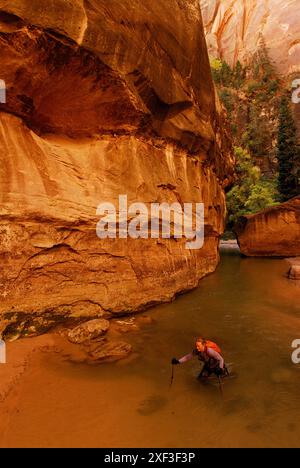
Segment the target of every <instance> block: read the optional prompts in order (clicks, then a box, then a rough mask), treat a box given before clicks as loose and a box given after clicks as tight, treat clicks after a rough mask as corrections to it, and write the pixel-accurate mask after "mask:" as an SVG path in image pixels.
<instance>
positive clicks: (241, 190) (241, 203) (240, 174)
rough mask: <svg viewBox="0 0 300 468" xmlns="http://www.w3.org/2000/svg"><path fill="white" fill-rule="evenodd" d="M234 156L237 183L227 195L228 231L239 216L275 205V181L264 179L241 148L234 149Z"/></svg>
mask: <svg viewBox="0 0 300 468" xmlns="http://www.w3.org/2000/svg"><path fill="white" fill-rule="evenodd" d="M235 156H236V159H237V167H236V171H237V182H236V184H235V186H234V187H233V188H232V189H231V190H230V192H229V193H228V194H227V209H228V229H232V227H233V226H234V224H235V223H236V221H237V220H238V218H239V217H240V216H242V215H245V214H252V213H256V212H257V211H260V210H263V209H264V208H267V207H268V206H272V205H275V204H276V203H277V190H276V180H273V181H272V180H269V179H266V178H264V177H263V176H262V174H261V171H260V169H259V167H257V166H255V165H254V164H253V160H252V158H251V156H250V154H249V153H248V152H247V151H246V150H244V149H243V148H241V147H236V148H235Z"/></svg>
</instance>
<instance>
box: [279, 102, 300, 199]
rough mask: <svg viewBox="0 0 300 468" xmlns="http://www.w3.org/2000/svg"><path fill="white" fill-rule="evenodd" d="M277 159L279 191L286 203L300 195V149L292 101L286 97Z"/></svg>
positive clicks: (281, 119)
mask: <svg viewBox="0 0 300 468" xmlns="http://www.w3.org/2000/svg"><path fill="white" fill-rule="evenodd" d="M277 157H278V163H279V176H278V190H279V193H280V195H281V200H282V201H286V200H289V199H290V198H293V197H295V196H296V195H299V194H300V147H299V145H298V141H297V130H296V126H295V122H294V118H293V115H292V112H291V106H290V99H289V98H288V97H287V96H285V95H284V96H283V98H282V100H281V104H280V113H279V128H278V145H277Z"/></svg>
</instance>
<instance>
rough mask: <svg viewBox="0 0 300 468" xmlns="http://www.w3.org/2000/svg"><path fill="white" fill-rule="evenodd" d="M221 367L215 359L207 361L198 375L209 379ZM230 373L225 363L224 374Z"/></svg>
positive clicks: (200, 377)
mask: <svg viewBox="0 0 300 468" xmlns="http://www.w3.org/2000/svg"><path fill="white" fill-rule="evenodd" d="M217 369H219V364H218V362H217V361H215V360H214V359H209V360H208V361H205V363H204V366H203V368H202V370H201V372H200V374H199V376H198V378H199V379H207V378H208V377H210V376H211V375H212V374H216V370H217ZM225 375H229V372H228V369H227V367H226V366H225V365H224V376H225Z"/></svg>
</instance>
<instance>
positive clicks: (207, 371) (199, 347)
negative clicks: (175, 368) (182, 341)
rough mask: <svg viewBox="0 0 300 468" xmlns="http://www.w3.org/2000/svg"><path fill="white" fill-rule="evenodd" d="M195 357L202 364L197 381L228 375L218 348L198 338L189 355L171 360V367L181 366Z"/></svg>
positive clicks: (212, 343) (214, 344)
mask: <svg viewBox="0 0 300 468" xmlns="http://www.w3.org/2000/svg"><path fill="white" fill-rule="evenodd" d="M195 356H197V357H198V359H199V360H200V361H202V362H204V366H203V368H202V370H201V372H200V374H199V376H198V379H203V378H208V377H210V376H211V375H212V374H215V375H216V376H217V377H223V376H225V375H229V372H228V370H227V367H226V365H225V361H224V359H223V357H222V355H221V349H220V348H219V346H218V345H217V344H216V343H214V342H213V341H209V340H204V339H203V338H198V340H197V341H196V346H195V349H194V350H193V351H192V352H191V353H190V354H187V355H186V356H183V357H182V358H181V359H176V358H173V359H172V361H171V363H172V365H177V364H183V363H185V362H187V361H189V360H190V359H192V358H193V357H195Z"/></svg>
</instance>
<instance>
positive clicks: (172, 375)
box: [169, 364, 174, 389]
mask: <svg viewBox="0 0 300 468" xmlns="http://www.w3.org/2000/svg"><path fill="white" fill-rule="evenodd" d="M173 380H174V364H172V373H171V381H170V385H169V388H170V389H171V387H172V385H173Z"/></svg>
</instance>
